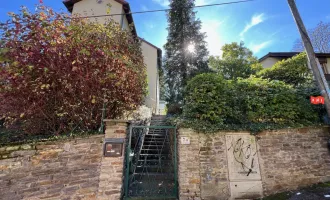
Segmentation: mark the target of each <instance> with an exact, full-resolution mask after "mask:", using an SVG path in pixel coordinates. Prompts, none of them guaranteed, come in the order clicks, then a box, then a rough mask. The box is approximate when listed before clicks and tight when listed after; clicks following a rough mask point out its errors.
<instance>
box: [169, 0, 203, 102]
mask: <svg viewBox="0 0 330 200" xmlns="http://www.w3.org/2000/svg"><path fill="white" fill-rule="evenodd" d="M194 6H195V3H194V0H172V1H171V3H170V8H171V10H170V11H169V13H168V16H167V18H168V23H169V26H168V37H167V43H166V44H165V45H164V48H165V61H164V72H165V82H166V86H167V94H166V100H167V101H168V102H169V103H170V104H171V103H179V102H181V101H182V100H183V91H184V90H183V89H184V87H185V86H186V84H187V81H188V80H189V79H190V78H191V77H193V76H194V75H196V74H199V73H203V72H206V71H208V65H207V57H208V51H207V48H206V42H205V40H204V38H205V34H204V33H201V31H200V30H201V21H200V20H199V19H196V12H194V11H193V8H194Z"/></svg>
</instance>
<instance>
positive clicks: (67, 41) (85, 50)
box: [0, 7, 147, 134]
mask: <svg viewBox="0 0 330 200" xmlns="http://www.w3.org/2000/svg"><path fill="white" fill-rule="evenodd" d="M11 16H12V19H11V20H10V21H9V23H5V24H4V25H3V26H2V27H1V28H2V30H3V35H2V38H3V39H4V43H3V44H2V46H1V48H5V49H7V51H5V52H4V54H3V56H4V57H5V58H6V59H9V61H7V62H8V64H6V65H5V66H4V67H2V68H1V69H0V83H1V82H2V83H3V84H0V116H5V118H6V124H7V126H13V125H17V126H19V127H20V128H22V129H23V130H24V131H25V132H27V133H55V134H59V133H62V132H67V131H72V130H73V129H76V128H80V129H81V130H97V129H98V127H99V125H100V122H101V114H102V111H101V109H102V107H103V105H106V117H107V118H117V117H120V116H121V115H122V114H123V112H125V111H129V110H134V109H135V108H136V107H137V106H138V105H141V104H142V102H143V100H144V97H145V94H146V86H147V85H146V67H145V65H144V63H143V56H142V53H141V49H140V44H139V43H138V41H137V39H136V38H133V37H132V36H131V34H130V33H129V32H126V31H123V30H121V28H120V27H119V26H118V25H117V24H116V23H114V22H112V21H110V22H109V23H108V24H106V25H100V24H97V23H89V22H87V21H84V20H78V19H75V20H72V21H71V19H69V17H68V16H66V15H65V14H58V13H55V12H53V11H52V10H51V9H49V8H45V7H39V9H38V12H36V13H31V12H29V11H28V10H27V9H25V8H23V9H22V10H21V13H20V14H13V13H12V14H11ZM11 24H13V25H11Z"/></svg>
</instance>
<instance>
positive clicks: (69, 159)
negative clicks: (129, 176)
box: [0, 135, 104, 200]
mask: <svg viewBox="0 0 330 200" xmlns="http://www.w3.org/2000/svg"><path fill="white" fill-rule="evenodd" d="M103 138H104V135H98V136H93V137H90V138H85V139H76V140H71V141H65V142H63V141H62V142H52V143H48V144H46V143H40V144H36V145H20V146H11V147H3V148H1V149H0V155H1V159H0V194H1V195H0V199H3V200H8V199H10V200H16V199H31V200H32V199H96V196H97V192H98V187H99V176H100V164H101V158H102V148H103V147H102V142H103Z"/></svg>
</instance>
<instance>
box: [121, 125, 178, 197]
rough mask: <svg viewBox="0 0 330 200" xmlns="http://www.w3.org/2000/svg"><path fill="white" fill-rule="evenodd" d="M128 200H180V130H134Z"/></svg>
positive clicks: (128, 156) (128, 152)
mask: <svg viewBox="0 0 330 200" xmlns="http://www.w3.org/2000/svg"><path fill="white" fill-rule="evenodd" d="M125 162H126V167H125V183H124V200H129V199H177V197H178V189H177V188H178V181H177V145H176V127H173V126H131V127H130V134H129V141H128V144H127V146H126V160H125Z"/></svg>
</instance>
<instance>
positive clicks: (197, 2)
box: [195, 0, 215, 6]
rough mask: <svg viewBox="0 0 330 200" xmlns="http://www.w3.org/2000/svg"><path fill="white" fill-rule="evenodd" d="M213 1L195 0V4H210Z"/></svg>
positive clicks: (213, 0)
mask: <svg viewBox="0 0 330 200" xmlns="http://www.w3.org/2000/svg"><path fill="white" fill-rule="evenodd" d="M214 2H215V0H196V2H195V5H196V6H202V5H208V4H212V3H214Z"/></svg>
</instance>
